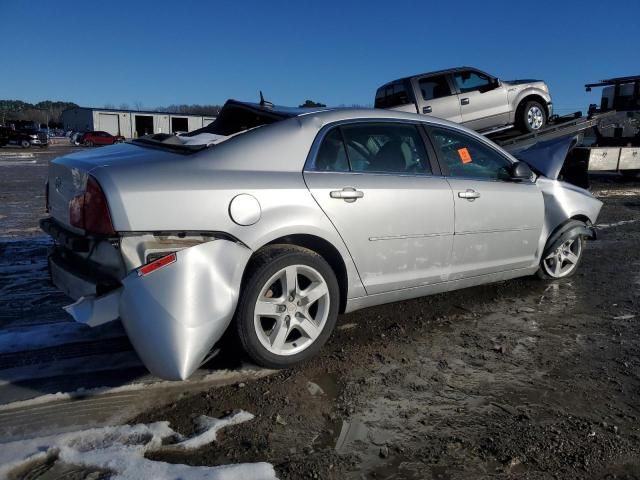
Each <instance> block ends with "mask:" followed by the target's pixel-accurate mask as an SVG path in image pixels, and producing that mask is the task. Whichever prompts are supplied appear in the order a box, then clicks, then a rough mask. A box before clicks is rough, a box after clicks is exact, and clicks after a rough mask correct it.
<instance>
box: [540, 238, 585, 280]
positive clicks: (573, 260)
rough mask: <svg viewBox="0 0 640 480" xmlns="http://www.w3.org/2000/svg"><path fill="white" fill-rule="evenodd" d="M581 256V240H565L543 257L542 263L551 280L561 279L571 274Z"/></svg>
mask: <svg viewBox="0 0 640 480" xmlns="http://www.w3.org/2000/svg"><path fill="white" fill-rule="evenodd" d="M581 255H582V239H581V238H580V237H577V238H574V239H572V240H567V241H566V242H564V243H562V244H561V245H560V246H558V248H556V249H555V250H554V251H553V252H551V253H550V254H549V255H547V257H545V259H544V261H543V262H542V265H543V268H544V270H545V272H546V273H547V275H549V276H551V277H553V278H562V277H566V276H567V275H569V274H571V272H573V271H574V270H575V269H576V267H577V266H578V262H579V260H580V256H581Z"/></svg>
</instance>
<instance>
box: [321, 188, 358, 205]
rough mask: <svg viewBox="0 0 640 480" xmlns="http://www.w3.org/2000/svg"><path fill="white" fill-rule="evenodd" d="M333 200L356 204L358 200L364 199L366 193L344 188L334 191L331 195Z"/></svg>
mask: <svg viewBox="0 0 640 480" xmlns="http://www.w3.org/2000/svg"><path fill="white" fill-rule="evenodd" d="M329 196H330V197H331V198H341V199H342V200H344V201H345V202H349V203H352V202H355V201H356V200H357V199H358V198H362V197H364V192H361V191H360V190H356V189H355V188H353V187H344V188H343V189H342V190H332V191H331V192H330V193H329Z"/></svg>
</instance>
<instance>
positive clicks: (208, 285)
mask: <svg viewBox="0 0 640 480" xmlns="http://www.w3.org/2000/svg"><path fill="white" fill-rule="evenodd" d="M373 120H378V121H379V120H385V121H386V120H389V121H408V122H423V123H427V124H433V125H445V126H448V127H450V128H454V129H459V130H462V131H464V132H465V133H467V134H468V135H471V136H473V137H474V138H476V139H478V140H479V141H481V142H483V143H485V144H487V145H490V146H491V147H492V148H498V147H496V146H495V145H494V144H492V143H491V142H490V141H488V140H487V139H486V138H485V137H482V136H480V135H478V134H476V133H475V132H472V131H470V130H467V129H465V128H463V127H460V126H459V125H455V124H452V123H449V122H446V121H444V120H439V119H435V118H429V117H425V116H423V115H416V114H409V113H403V112H394V111H387V110H351V109H349V110H330V111H325V112H320V113H314V114H309V115H304V116H299V117H294V118H291V119H287V120H282V121H279V122H276V123H274V124H271V125H268V126H263V127H259V128H256V129H254V130H251V131H249V132H246V133H243V134H239V135H237V136H235V137H233V138H230V139H228V140H226V141H224V142H222V143H219V144H217V145H215V146H212V147H209V148H207V149H204V150H202V151H200V152H197V153H194V154H190V155H182V154H179V153H174V152H170V151H163V150H159V149H153V148H144V147H140V146H136V145H132V144H121V145H116V146H113V147H106V148H101V149H96V150H91V151H86V152H82V153H78V154H74V155H69V156H67V157H61V158H59V159H57V160H55V161H54V162H52V166H51V169H50V194H51V193H52V190H51V189H52V188H54V189H55V178H56V177H60V178H61V182H62V187H61V191H60V192H58V193H56V195H57V197H55V196H54V197H52V202H53V203H55V205H56V207H55V208H54V209H53V210H52V214H53V217H54V218H55V219H56V220H58V221H59V222H61V223H63V224H65V225H67V227H68V211H67V210H68V209H67V210H65V208H64V205H65V204H68V201H69V200H70V198H72V197H73V195H75V194H77V193H79V192H80V191H81V190H82V188H83V185H84V183H86V178H87V175H89V174H90V175H92V176H94V177H95V178H96V179H97V180H98V182H99V184H100V185H101V187H102V189H103V191H104V193H105V195H106V197H107V199H108V204H109V209H110V214H111V218H112V221H113V224H114V227H115V230H116V231H118V232H119V234H120V235H121V239H120V244H119V249H116V248H114V247H113V246H110V244H107V245H105V246H103V247H100V248H101V249H102V250H101V251H102V253H101V255H102V256H101V257H100V259H101V260H100V262H101V264H102V263H104V264H112V265H114V266H115V265H120V267H119V268H121V269H122V271H123V272H124V273H123V274H122V276H121V277H122V278H121V283H122V289H121V291H119V297H118V312H117V315H119V317H120V318H121V319H122V322H123V324H124V325H125V328H126V331H127V333H128V335H129V337H130V339H131V342H132V344H133V345H134V347H135V349H136V351H137V352H138V354H139V355H140V357H141V358H142V360H143V361H144V363H145V365H146V366H147V367H148V368H149V370H151V372H153V373H154V374H156V375H158V376H160V377H162V378H167V379H183V378H186V377H188V376H189V375H190V374H191V373H192V372H193V371H194V370H195V369H196V368H198V366H199V365H200V363H201V362H202V360H203V359H204V358H205V357H206V355H207V353H208V352H209V351H210V349H211V348H212V347H213V345H214V344H215V343H216V342H217V341H218V340H219V338H220V337H221V335H222V334H223V332H224V331H225V330H226V328H227V327H228V325H229V323H230V322H231V320H232V318H233V315H234V313H235V309H236V305H237V302H238V298H239V295H240V286H241V280H242V276H243V274H244V272H245V268H246V265H247V263H248V261H249V259H250V258H251V255H252V254H253V253H254V252H256V251H257V250H259V249H260V248H262V247H263V246H265V245H266V244H268V243H271V242H274V241H278V239H282V238H285V237H289V236H291V235H304V236H306V238H315V239H317V240H321V241H324V242H326V243H328V244H330V245H331V246H333V247H334V248H335V250H336V251H337V252H338V254H339V256H340V260H341V261H342V262H343V263H344V265H345V269H346V286H345V290H346V292H347V299H346V311H352V310H355V309H358V308H364V307H367V306H371V305H377V304H381V303H387V302H391V301H398V300H404V299H408V298H414V297H418V296H422V295H426V294H431V293H437V292H443V291H450V290H454V289H457V288H463V287H468V286H472V285H479V284H482V283H487V282H492V281H499V280H504V279H508V278H514V277H518V276H522V275H529V274H532V273H534V272H535V270H536V269H537V267H538V263H539V261H540V256H541V254H542V249H543V248H544V245H545V243H546V240H547V238H548V237H549V235H550V234H551V233H552V232H553V231H554V230H555V229H556V228H557V227H558V226H560V225H561V224H562V223H564V222H566V221H567V220H568V219H570V218H572V217H576V216H579V217H580V218H584V219H587V220H588V221H590V222H591V223H595V221H596V218H597V216H598V213H599V210H600V207H601V203H600V202H599V201H598V200H596V199H595V198H594V197H593V196H592V195H591V194H590V193H589V192H588V191H586V190H583V189H580V188H578V187H574V186H572V185H569V184H566V183H563V182H560V181H557V180H554V179H550V178H545V177H543V176H540V177H538V178H537V179H535V181H533V182H505V181H486V180H477V179H476V180H473V179H461V178H447V177H443V176H425V175H412V174H406V175H405V174H403V175H393V174H355V173H327V172H313V171H305V164H306V163H307V161H308V159H309V158H310V157H313V155H314V152H315V150H314V145H315V144H316V143H317V142H316V139H317V138H319V133H320V132H321V131H322V129H323V128H324V127H326V126H328V125H334V124H337V123H340V122H353V121H373ZM310 152H311V153H310ZM500 152H501V153H502V154H503V155H504V156H505V157H506V158H507V159H509V160H510V161H512V162H515V161H516V159H515V158H513V157H512V156H510V155H509V154H507V153H506V152H503V151H502V150H500ZM68 182H70V183H68ZM83 182H84V183H83ZM52 185H53V187H52ZM65 185H70V186H68V187H65ZM347 187H351V188H356V189H358V190H360V191H362V192H364V195H363V196H362V197H361V198H358V199H356V200H355V201H345V200H344V199H340V198H332V197H331V196H330V194H329V192H330V191H332V190H339V189H343V188H347ZM468 189H473V190H474V191H477V192H480V194H481V196H480V197H479V198H477V199H474V200H473V201H470V200H467V199H464V198H460V197H459V196H458V195H457V193H458V192H461V191H462V192H464V191H466V190H468ZM243 195H246V196H250V197H253V198H255V199H256V202H257V203H259V209H260V215H259V221H255V222H253V223H252V224H250V223H251V221H252V220H254V219H255V216H256V209H255V206H254V207H251V206H248V207H247V205H245V204H243V203H241V204H240V205H239V208H238V209H237V212H236V209H235V208H232V207H234V203H235V200H234V199H238V196H243ZM230 206H231V207H230ZM232 212H233V213H232ZM231 213H232V214H231ZM234 219H235V220H234ZM76 230H77V229H76ZM163 232H169V233H163ZM171 232H173V233H171ZM176 232H184V235H182V236H178V235H177V233H176ZM203 232H211V235H213V236H214V237H215V235H216V232H220V234H223V235H224V238H225V239H215V240H214V239H213V237H206V236H205V233H203ZM234 239H236V241H234ZM107 243H108V242H107ZM163 251H175V252H177V253H176V255H177V261H176V262H175V263H172V264H170V265H168V266H165V267H163V268H161V269H159V270H156V271H154V272H152V273H151V274H149V275H147V276H144V277H141V276H138V274H137V271H136V270H135V269H136V268H138V267H139V266H141V265H142V264H144V263H146V256H147V255H148V254H149V253H157V252H163ZM62 281H64V279H63V280H62ZM87 301H90V302H93V303H92V305H91V308H88V307H89V305H87V306H86V308H84V307H83V308H80V306H77V308H74V309H73V310H72V312H71V313H73V314H74V315H75V317H76V319H77V320H79V321H85V322H87V321H88V322H90V323H91V322H93V321H98V320H96V319H99V321H104V320H105V318H106V316H115V314H114V313H113V308H112V303H110V302H107V303H106V305H107V306H106V307H103V308H102V309H101V308H100V307H99V305H101V304H104V302H103V303H101V302H100V300H99V297H98V298H91V299H89V300H87ZM87 312H88V313H87Z"/></svg>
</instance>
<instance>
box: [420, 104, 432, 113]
mask: <svg viewBox="0 0 640 480" xmlns="http://www.w3.org/2000/svg"><path fill="white" fill-rule="evenodd" d="M431 112H433V109H432V108H431V105H427V106H426V107H422V113H431Z"/></svg>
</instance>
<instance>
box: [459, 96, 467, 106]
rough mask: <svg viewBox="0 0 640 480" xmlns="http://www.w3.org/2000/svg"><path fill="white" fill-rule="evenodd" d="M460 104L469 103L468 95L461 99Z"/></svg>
mask: <svg viewBox="0 0 640 480" xmlns="http://www.w3.org/2000/svg"><path fill="white" fill-rule="evenodd" d="M460 105H469V99H468V98H467V97H465V98H463V99H461V100H460Z"/></svg>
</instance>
